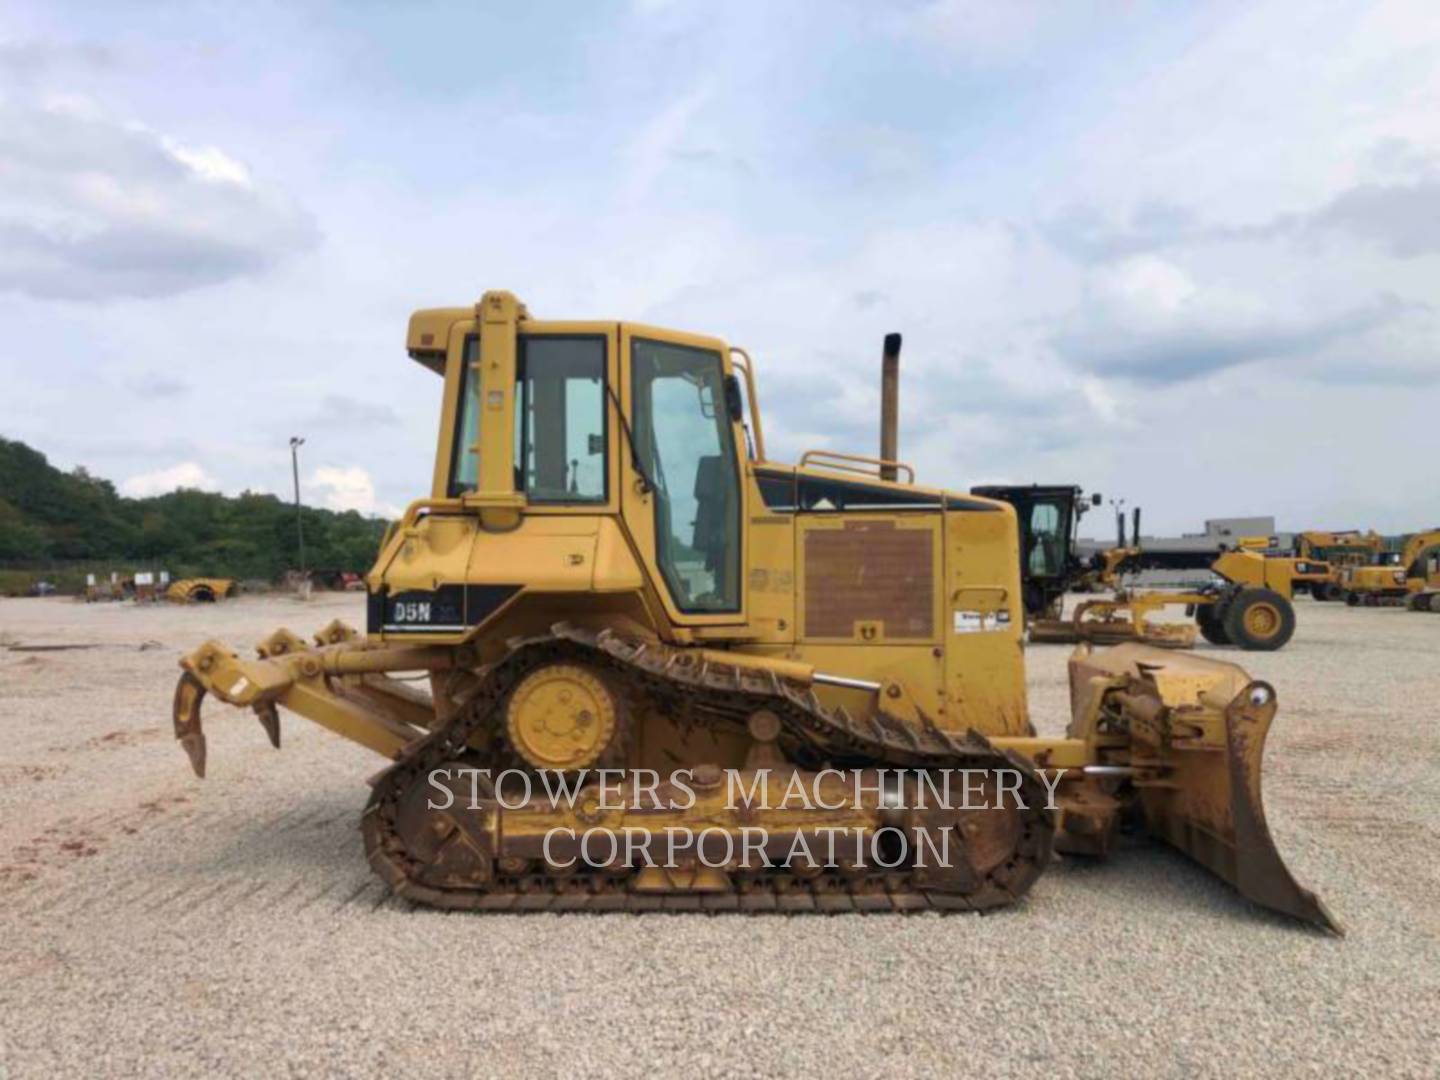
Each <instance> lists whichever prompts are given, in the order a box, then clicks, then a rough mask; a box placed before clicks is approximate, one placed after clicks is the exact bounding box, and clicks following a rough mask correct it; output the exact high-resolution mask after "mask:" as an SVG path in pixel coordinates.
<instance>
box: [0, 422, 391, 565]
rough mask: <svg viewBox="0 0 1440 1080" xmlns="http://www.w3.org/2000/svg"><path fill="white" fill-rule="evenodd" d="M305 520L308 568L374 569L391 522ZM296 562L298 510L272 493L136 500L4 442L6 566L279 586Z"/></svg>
mask: <svg viewBox="0 0 1440 1080" xmlns="http://www.w3.org/2000/svg"><path fill="white" fill-rule="evenodd" d="M300 513H301V520H302V523H303V526H304V530H305V560H306V563H307V564H308V565H309V566H310V567H313V568H323V569H331V570H351V571H355V572H363V571H365V570H368V569H369V568H370V564H371V563H372V562H373V561H374V558H375V552H376V549H377V548H378V547H379V544H380V539H381V537H382V536H383V534H384V531H385V522H383V521H378V520H375V519H373V518H366V517H364V516H362V515H361V514H358V513H356V512H355V511H353V510H349V511H345V512H344V513H337V512H335V511H332V510H321V509H319V508H316V507H309V506H307V507H302V508H301V512H300ZM299 561H300V557H299V550H298V540H297V537H296V533H295V507H294V504H293V503H288V502H282V501H281V500H280V499H278V498H276V497H275V496H274V495H261V494H256V493H254V492H245V493H243V494H241V495H238V496H234V497H232V496H228V495H219V494H216V493H214V492H209V491H195V490H180V491H173V492H170V493H169V494H167V495H157V496H154V497H152V498H144V499H132V498H128V497H126V496H124V495H121V494H119V493H118V492H117V491H116V490H115V486H114V485H113V484H112V483H111V482H110V481H109V480H103V479H101V478H100V477H97V476H93V475H91V474H90V473H89V472H88V471H87V470H86V469H84V468H83V467H81V468H77V469H75V470H73V471H71V472H64V471H62V470H60V469H57V468H55V466H53V465H51V464H50V462H49V461H47V460H46V458H45V455H44V454H42V453H40V452H39V451H38V450H34V449H32V448H31V447H29V446H27V445H25V444H24V443H22V442H15V441H11V440H8V439H3V438H0V566H3V567H10V568H30V569H42V568H47V567H52V566H57V567H64V566H72V567H73V566H77V565H80V564H86V565H94V566H96V567H100V566H101V565H102V564H103V565H104V566H106V567H109V568H111V569H117V570H118V569H122V568H123V567H124V566H125V565H126V564H135V565H136V566H137V568H139V567H146V568H148V567H155V568H163V569H168V570H169V571H170V572H171V574H172V576H191V575H213V576H217V577H234V578H252V579H253V578H264V579H266V580H274V579H276V578H278V577H280V576H281V575H282V574H283V573H284V572H285V571H287V570H291V569H295V568H296V567H298V566H299Z"/></svg>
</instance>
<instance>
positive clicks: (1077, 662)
mask: <svg viewBox="0 0 1440 1080" xmlns="http://www.w3.org/2000/svg"><path fill="white" fill-rule="evenodd" d="M1095 676H1100V678H1099V679H1096V680H1095V681H1093V682H1090V683H1089V685H1090V686H1099V685H1103V684H1104V683H1105V682H1106V681H1107V680H1108V681H1109V685H1110V686H1111V687H1115V686H1116V685H1117V683H1116V681H1115V680H1116V679H1117V678H1118V679H1120V680H1121V681H1122V685H1121V688H1120V689H1119V690H1118V691H1116V692H1115V695H1114V699H1113V701H1114V703H1115V704H1117V705H1118V706H1119V709H1120V711H1121V713H1122V715H1123V716H1124V717H1125V719H1126V721H1127V722H1128V728H1129V732H1130V738H1131V757H1130V760H1131V765H1132V767H1133V768H1134V769H1135V775H1134V777H1133V779H1132V783H1133V784H1134V785H1135V787H1136V788H1137V789H1138V791H1139V796H1140V803H1141V806H1142V808H1143V811H1144V816H1145V821H1146V825H1147V827H1148V828H1149V830H1150V832H1151V833H1152V834H1154V835H1155V836H1156V837H1158V838H1160V839H1162V840H1165V841H1166V842H1167V843H1169V844H1171V845H1173V846H1174V847H1177V848H1179V849H1180V850H1181V851H1183V852H1184V853H1185V854H1186V855H1188V856H1190V857H1191V858H1192V859H1194V860H1195V861H1196V862H1198V863H1200V864H1201V865H1202V866H1205V867H1207V868H1208V869H1209V870H1211V871H1212V872H1213V873H1215V874H1216V875H1217V876H1219V877H1221V878H1223V879H1224V880H1226V881H1228V882H1229V883H1230V884H1231V885H1233V886H1234V887H1235V888H1236V890H1238V891H1239V892H1240V894H1241V895H1242V896H1245V897H1246V898H1248V899H1250V900H1252V901H1254V902H1255V903H1257V904H1260V905H1262V906H1263V907H1267V908H1270V909H1271V910H1273V911H1278V912H1281V913H1283V914H1285V915H1289V916H1292V917H1294V918H1296V919H1300V920H1302V921H1304V922H1307V923H1310V924H1312V925H1314V926H1318V927H1320V928H1322V929H1324V930H1328V931H1330V932H1332V933H1335V934H1343V933H1344V930H1343V929H1342V928H1341V926H1340V924H1339V923H1338V922H1337V921H1336V920H1335V918H1334V916H1332V915H1331V914H1330V912H1329V911H1328V910H1327V909H1326V907H1325V905H1324V903H1322V902H1321V900H1320V899H1319V898H1318V897H1317V896H1316V895H1315V894H1314V893H1313V892H1311V891H1310V890H1308V889H1306V888H1304V887H1302V886H1301V885H1300V884H1299V883H1298V882H1296V880H1295V878H1294V877H1293V876H1292V875H1291V874H1290V871H1289V869H1288V868H1287V867H1286V865H1285V861H1284V860H1283V859H1282V858H1281V857H1280V852H1279V851H1278V850H1276V847H1275V841H1274V840H1273V839H1272V837H1271V835H1270V829H1269V827H1268V826H1267V825H1266V823H1265V807H1264V802H1263V799H1262V796H1261V785H1260V776H1261V767H1262V760H1263V758H1264V754H1265V738H1266V735H1267V734H1268V733H1269V731H1270V724H1271V722H1272V721H1273V720H1274V718H1275V712H1276V706H1277V702H1276V697H1275V690H1274V688H1273V687H1271V686H1270V684H1268V683H1265V682H1260V681H1258V680H1251V679H1250V678H1249V676H1248V675H1247V674H1246V673H1245V672H1244V671H1243V670H1242V669H1241V668H1240V667H1238V666H1237V665H1235V664H1230V663H1225V662H1223V661H1218V660H1211V659H1208V658H1202V657H1194V656H1187V655H1185V654H1177V653H1173V652H1160V651H1158V650H1154V649H1148V648H1145V647H1144V646H1137V645H1126V646H1120V647H1118V648H1115V649H1110V650H1106V651H1105V652H1095V653H1091V654H1089V655H1088V656H1086V655H1081V656H1077V657H1076V658H1075V659H1074V660H1072V679H1078V680H1079V681H1077V682H1072V687H1074V688H1075V689H1076V690H1077V691H1079V692H1080V693H1081V694H1082V695H1083V693H1084V692H1085V691H1083V690H1082V689H1081V686H1082V685H1083V684H1084V681H1085V680H1088V679H1092V678H1094V677H1095Z"/></svg>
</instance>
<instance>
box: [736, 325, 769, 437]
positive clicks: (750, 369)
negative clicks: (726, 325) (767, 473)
mask: <svg viewBox="0 0 1440 1080" xmlns="http://www.w3.org/2000/svg"><path fill="white" fill-rule="evenodd" d="M730 353H731V356H730V363H731V365H732V366H733V367H738V368H739V369H740V370H741V371H742V372H743V373H744V375H745V396H746V398H748V399H749V401H750V425H751V428H752V434H753V435H754V436H755V460H756V461H764V460H765V432H764V431H763V430H762V429H761V427H760V398H759V397H758V396H756V393H755V361H753V360H751V359H750V354H749V353H748V352H746V351H745V350H744V349H742V348H740V346H739V345H731V346H730ZM737 353H738V354H739V355H740V356H741V357H743V358H744V360H745V363H743V364H737V363H736V362H735V355H736V354H737Z"/></svg>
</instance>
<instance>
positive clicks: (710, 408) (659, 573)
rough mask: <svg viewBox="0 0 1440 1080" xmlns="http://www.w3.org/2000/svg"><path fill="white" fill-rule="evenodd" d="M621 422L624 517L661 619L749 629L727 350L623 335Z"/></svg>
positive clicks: (660, 334)
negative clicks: (625, 427) (623, 430)
mask: <svg viewBox="0 0 1440 1080" xmlns="http://www.w3.org/2000/svg"><path fill="white" fill-rule="evenodd" d="M621 355H622V357H623V358H624V364H623V365H622V372H623V376H624V377H623V383H624V385H623V387H622V390H621V393H622V397H623V402H624V406H625V412H626V415H627V417H628V427H629V430H628V432H627V433H624V434H623V435H622V437H623V438H624V439H625V441H627V442H629V443H630V444H631V445H629V446H625V447H623V451H622V452H623V457H624V466H625V467H624V468H623V469H622V470H621V474H622V476H623V480H622V483H621V499H622V509H623V512H624V515H625V521H626V525H627V527H628V529H629V531H630V534H631V538H632V540H633V542H634V544H635V547H636V549H637V550H638V552H639V554H640V557H641V560H642V561H643V562H644V564H645V569H646V573H647V575H648V576H649V579H650V582H651V584H652V587H653V591H654V594H655V595H656V596H657V597H658V599H659V600H660V602H661V604H662V606H663V608H664V613H665V616H666V618H667V619H668V620H669V621H670V622H671V623H672V624H673V625H676V626H681V627H695V628H705V627H722V626H733V625H736V624H740V623H744V622H746V621H747V605H746V587H747V582H746V580H745V532H746V529H745V524H746V518H745V513H744V510H745V507H744V487H743V485H742V482H741V476H742V474H741V461H740V452H739V447H740V446H742V445H743V433H742V432H741V430H740V424H739V422H738V418H737V417H735V416H734V415H733V412H732V402H731V395H730V394H729V393H727V384H728V380H727V376H728V375H729V374H730V368H729V351H728V350H727V349H726V347H725V343H724V342H722V341H720V340H718V339H716V338H709V337H702V336H699V335H695V334H684V333H679V332H676V331H673V330H661V329H658V328H654V327H647V326H638V325H629V324H627V325H624V326H622V328H621Z"/></svg>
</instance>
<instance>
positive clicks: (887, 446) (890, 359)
mask: <svg viewBox="0 0 1440 1080" xmlns="http://www.w3.org/2000/svg"><path fill="white" fill-rule="evenodd" d="M899 456H900V335H899V334H886V335H885V352H884V354H883V357H882V359H881V363H880V457H881V459H882V460H884V461H895V460H897V459H898V458H899ZM896 477H897V472H896V469H895V466H893V465H882V466H880V479H882V480H894V479H896Z"/></svg>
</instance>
